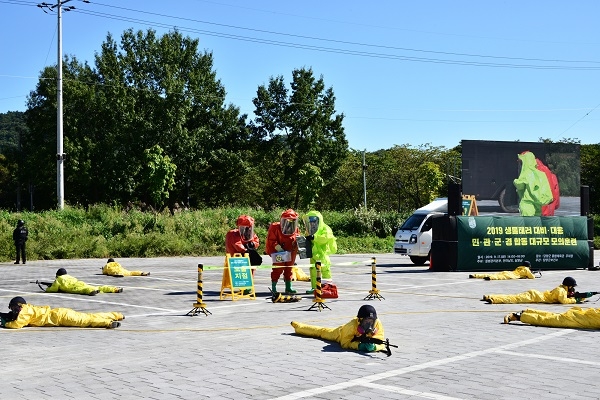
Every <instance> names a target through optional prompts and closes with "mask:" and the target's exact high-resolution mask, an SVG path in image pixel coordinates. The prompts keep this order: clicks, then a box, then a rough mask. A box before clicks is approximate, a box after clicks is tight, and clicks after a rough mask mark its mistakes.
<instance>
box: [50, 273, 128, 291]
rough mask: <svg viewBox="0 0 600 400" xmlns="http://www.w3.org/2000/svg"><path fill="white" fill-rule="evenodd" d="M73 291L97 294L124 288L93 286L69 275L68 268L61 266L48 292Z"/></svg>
mask: <svg viewBox="0 0 600 400" xmlns="http://www.w3.org/2000/svg"><path fill="white" fill-rule="evenodd" d="M58 292H60V293H73V294H87V295H89V296H95V295H97V294H98V293H121V292H123V288H121V287H116V286H91V285H88V284H87V283H85V282H82V281H80V280H78V279H77V278H75V277H73V276H71V275H67V270H66V269H64V268H59V269H58V270H57V271H56V279H55V280H54V282H52V285H50V286H48V287H47V288H46V293H58Z"/></svg>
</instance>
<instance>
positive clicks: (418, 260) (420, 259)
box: [408, 256, 429, 265]
mask: <svg viewBox="0 0 600 400" xmlns="http://www.w3.org/2000/svg"><path fill="white" fill-rule="evenodd" d="M408 258H410V261H412V263H413V264H415V265H425V263H426V262H427V261H429V257H420V256H409V257H408Z"/></svg>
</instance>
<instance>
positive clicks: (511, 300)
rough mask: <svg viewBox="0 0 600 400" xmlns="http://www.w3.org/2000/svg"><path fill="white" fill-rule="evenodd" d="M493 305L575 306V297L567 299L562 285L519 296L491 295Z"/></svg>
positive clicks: (529, 291)
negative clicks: (555, 304) (557, 304)
mask: <svg viewBox="0 0 600 400" xmlns="http://www.w3.org/2000/svg"><path fill="white" fill-rule="evenodd" d="M488 297H489V299H490V300H491V302H492V304H519V303H560V304H575V303H577V300H576V299H575V298H574V297H567V287H566V286H563V285H560V286H558V287H556V288H554V289H552V290H547V291H545V292H540V291H539V290H535V289H531V290H528V291H526V292H523V293H519V294H490V295H488Z"/></svg>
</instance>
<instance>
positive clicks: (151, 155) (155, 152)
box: [142, 145, 177, 208]
mask: <svg viewBox="0 0 600 400" xmlns="http://www.w3.org/2000/svg"><path fill="white" fill-rule="evenodd" d="M144 157H145V162H146V166H145V167H144V168H143V169H142V182H144V183H145V186H147V187H148V195H149V197H150V198H151V199H152V202H153V204H154V207H155V208H162V206H163V205H164V202H165V200H166V199H168V198H169V191H170V190H172V189H173V187H174V186H175V171H176V170H177V166H176V165H175V164H173V163H172V162H171V158H170V157H169V156H167V155H163V149H161V147H160V146H159V145H154V146H152V148H150V149H146V150H144Z"/></svg>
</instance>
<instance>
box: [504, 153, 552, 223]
mask: <svg viewBox="0 0 600 400" xmlns="http://www.w3.org/2000/svg"><path fill="white" fill-rule="evenodd" d="M519 160H521V162H522V165H521V173H520V174H519V177H518V178H517V179H515V180H514V181H513V183H514V185H515V188H516V189H517V194H518V195H519V210H520V211H521V215H522V216H526V217H531V216H541V215H542V206H543V205H546V204H549V203H551V202H552V200H553V197H552V189H551V188H550V182H548V177H547V176H546V174H545V173H544V172H542V171H540V170H539V169H537V168H536V166H537V162H536V161H535V155H534V154H533V153H532V152H530V151H525V152H523V153H521V154H519Z"/></svg>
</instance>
